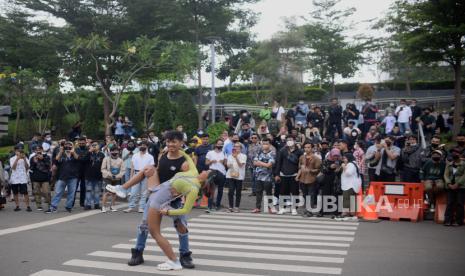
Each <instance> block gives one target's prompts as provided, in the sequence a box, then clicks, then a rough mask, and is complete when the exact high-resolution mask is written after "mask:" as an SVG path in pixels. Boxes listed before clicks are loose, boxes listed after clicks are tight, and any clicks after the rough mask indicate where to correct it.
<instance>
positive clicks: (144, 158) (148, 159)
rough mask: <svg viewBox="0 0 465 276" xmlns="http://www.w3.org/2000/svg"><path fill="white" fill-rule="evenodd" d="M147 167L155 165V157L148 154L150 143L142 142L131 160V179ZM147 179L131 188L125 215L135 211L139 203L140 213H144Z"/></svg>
mask: <svg viewBox="0 0 465 276" xmlns="http://www.w3.org/2000/svg"><path fill="white" fill-rule="evenodd" d="M147 165H152V166H154V165H155V162H154V159H153V156H152V155H151V154H150V153H148V142H147V141H142V142H141V143H140V146H139V152H138V153H135V154H134V156H133V157H132V159H131V177H132V176H134V175H136V174H137V173H138V172H139V171H141V170H142V169H144V167H145V166H147ZM147 196H148V192H147V179H144V180H143V181H141V182H140V183H138V184H136V185H134V186H132V187H131V196H130V197H129V208H128V209H126V210H124V212H125V213H130V212H132V211H134V209H135V208H136V205H137V201H139V210H138V212H139V213H143V212H144V209H145V204H146V203H147Z"/></svg>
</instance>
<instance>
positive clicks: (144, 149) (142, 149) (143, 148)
mask: <svg viewBox="0 0 465 276" xmlns="http://www.w3.org/2000/svg"><path fill="white" fill-rule="evenodd" d="M139 149H140V151H146V150H147V148H146V147H140V148H139Z"/></svg>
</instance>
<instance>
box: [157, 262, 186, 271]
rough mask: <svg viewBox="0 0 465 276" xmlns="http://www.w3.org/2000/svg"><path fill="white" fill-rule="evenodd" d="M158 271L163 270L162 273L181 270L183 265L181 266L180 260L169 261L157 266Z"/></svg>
mask: <svg viewBox="0 0 465 276" xmlns="http://www.w3.org/2000/svg"><path fill="white" fill-rule="evenodd" d="M157 269H158V270H161V271H169V270H181V269H182V265H181V262H179V260H176V262H173V261H171V260H168V261H166V262H164V263H162V264H159V265H158V266H157Z"/></svg>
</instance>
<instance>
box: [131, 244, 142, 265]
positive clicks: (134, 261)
mask: <svg viewBox="0 0 465 276" xmlns="http://www.w3.org/2000/svg"><path fill="white" fill-rule="evenodd" d="M143 253H144V251H142V250H137V249H136V248H131V259H130V260H129V261H128V265H129V266H136V265H140V264H143V263H144V256H143Z"/></svg>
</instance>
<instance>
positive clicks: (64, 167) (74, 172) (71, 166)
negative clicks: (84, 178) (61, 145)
mask: <svg viewBox="0 0 465 276" xmlns="http://www.w3.org/2000/svg"><path fill="white" fill-rule="evenodd" d="M57 163H58V177H57V179H59V180H68V179H73V178H78V177H79V165H80V164H79V160H77V159H74V156H73V155H71V156H70V157H68V156H66V154H65V153H63V154H62V156H61V159H60V160H58V162H57Z"/></svg>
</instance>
